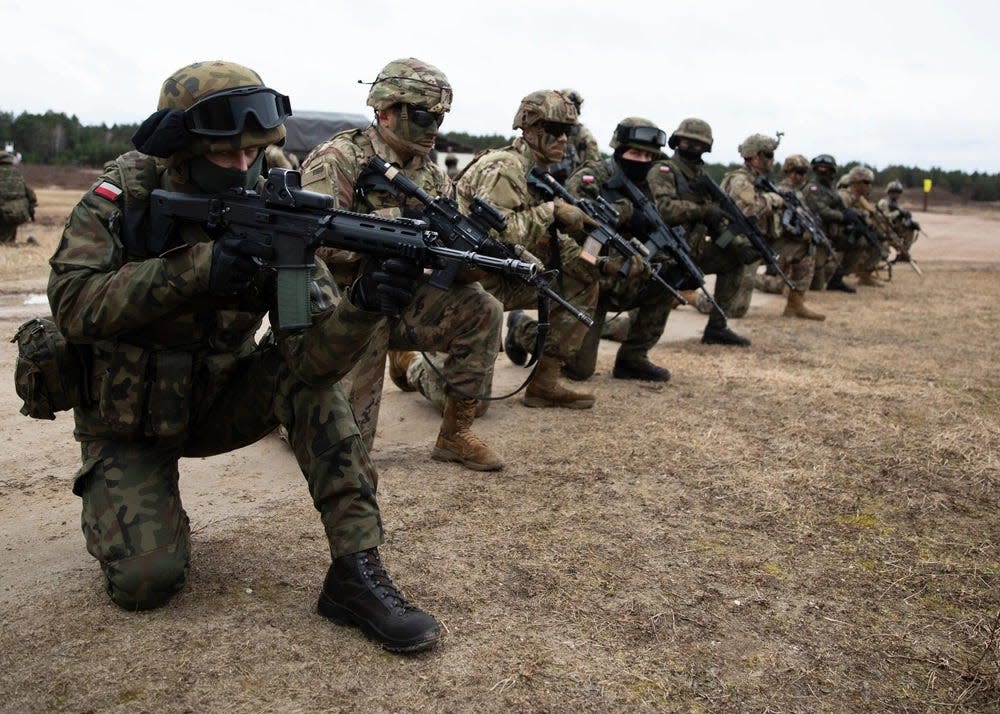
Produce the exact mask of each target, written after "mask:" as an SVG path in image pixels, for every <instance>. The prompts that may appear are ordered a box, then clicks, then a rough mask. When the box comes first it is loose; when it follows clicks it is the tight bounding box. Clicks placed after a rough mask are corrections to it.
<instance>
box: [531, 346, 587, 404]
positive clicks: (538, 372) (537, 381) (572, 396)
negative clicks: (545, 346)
mask: <svg viewBox="0 0 1000 714" xmlns="http://www.w3.org/2000/svg"><path fill="white" fill-rule="evenodd" d="M561 368H562V360H561V359H558V358H556V357H549V356H548V355H544V356H542V358H541V359H539V360H538V364H537V366H536V367H535V374H534V376H533V377H532V378H531V381H530V382H528V386H527V388H526V389H525V390H524V406H526V407H565V408H566V409H590V408H591V407H592V406H594V395H593V394H590V393H589V392H574V391H572V390H571V389H566V387H564V386H562V385H561V384H559V370H560V369H561Z"/></svg>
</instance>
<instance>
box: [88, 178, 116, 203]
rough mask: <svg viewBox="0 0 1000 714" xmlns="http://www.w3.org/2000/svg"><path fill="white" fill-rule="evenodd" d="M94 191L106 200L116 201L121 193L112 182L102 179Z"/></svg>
mask: <svg viewBox="0 0 1000 714" xmlns="http://www.w3.org/2000/svg"><path fill="white" fill-rule="evenodd" d="M94 193H96V194H97V195H98V196H100V197H101V198H103V199H105V200H107V201H117V200H118V197H119V196H121V195H122V190H121V189H120V188H118V187H117V186H115V185H114V184H113V183H108V182H107V181H102V182H101V183H99V184H98V185H97V187H96V188H95V189H94Z"/></svg>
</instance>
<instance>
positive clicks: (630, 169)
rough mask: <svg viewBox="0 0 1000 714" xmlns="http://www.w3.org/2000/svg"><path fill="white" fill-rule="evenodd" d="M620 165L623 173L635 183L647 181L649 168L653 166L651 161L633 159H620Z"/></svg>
mask: <svg viewBox="0 0 1000 714" xmlns="http://www.w3.org/2000/svg"><path fill="white" fill-rule="evenodd" d="M618 164H619V165H620V166H621V167H622V173H623V174H625V175H626V176H628V178H629V180H630V181H632V182H633V183H639V182H642V181H645V180H646V174H648V173H649V167H650V166H652V162H651V161H634V160H632V159H618Z"/></svg>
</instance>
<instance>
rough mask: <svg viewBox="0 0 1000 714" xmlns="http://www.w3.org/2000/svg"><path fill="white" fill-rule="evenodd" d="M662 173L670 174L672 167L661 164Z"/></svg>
mask: <svg viewBox="0 0 1000 714" xmlns="http://www.w3.org/2000/svg"><path fill="white" fill-rule="evenodd" d="M660 173H661V174H669V173H670V167H669V166H667V165H666V164H660Z"/></svg>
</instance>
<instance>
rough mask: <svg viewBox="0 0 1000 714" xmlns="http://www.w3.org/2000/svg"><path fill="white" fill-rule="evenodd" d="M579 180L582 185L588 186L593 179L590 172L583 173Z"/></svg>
mask: <svg viewBox="0 0 1000 714" xmlns="http://www.w3.org/2000/svg"><path fill="white" fill-rule="evenodd" d="M580 181H581V183H583V185H584V186H589V185H590V184H592V183H594V181H595V179H594V177H593V176H591V175H590V174H584V176H583V178H582V179H580Z"/></svg>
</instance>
